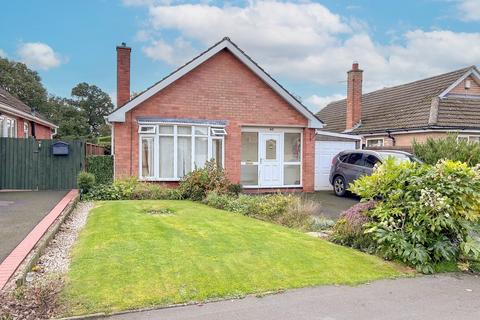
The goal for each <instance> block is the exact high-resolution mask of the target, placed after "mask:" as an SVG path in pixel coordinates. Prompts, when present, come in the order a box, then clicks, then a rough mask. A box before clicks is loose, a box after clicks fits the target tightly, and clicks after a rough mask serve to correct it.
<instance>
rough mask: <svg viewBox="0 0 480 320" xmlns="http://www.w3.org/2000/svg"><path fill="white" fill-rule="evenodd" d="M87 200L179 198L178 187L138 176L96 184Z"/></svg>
mask: <svg viewBox="0 0 480 320" xmlns="http://www.w3.org/2000/svg"><path fill="white" fill-rule="evenodd" d="M83 198H84V199H85V200H179V199H182V194H181V192H180V191H179V190H178V189H172V188H166V187H163V186H161V185H158V184H154V183H148V182H140V181H137V179H136V178H130V179H124V180H116V181H115V182H113V183H112V184H104V185H96V186H94V187H92V188H91V189H90V190H89V192H88V193H87V194H85V196H84V197H83Z"/></svg>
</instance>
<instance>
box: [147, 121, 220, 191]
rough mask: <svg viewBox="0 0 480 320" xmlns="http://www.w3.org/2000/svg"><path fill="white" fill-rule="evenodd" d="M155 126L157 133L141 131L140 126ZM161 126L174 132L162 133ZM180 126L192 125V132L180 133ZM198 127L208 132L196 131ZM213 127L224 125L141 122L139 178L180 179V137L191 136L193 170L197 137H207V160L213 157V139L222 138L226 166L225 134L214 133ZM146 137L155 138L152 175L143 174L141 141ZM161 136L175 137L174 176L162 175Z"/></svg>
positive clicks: (193, 167) (155, 179) (152, 179)
mask: <svg viewBox="0 0 480 320" xmlns="http://www.w3.org/2000/svg"><path fill="white" fill-rule="evenodd" d="M142 126H143V127H155V133H144V132H140V127H142ZM160 126H167V127H173V131H172V133H161V132H160ZM178 127H190V133H189V134H186V133H178ZM196 127H203V128H206V129H207V130H206V134H199V133H196V132H195V131H196V130H195V129H196ZM212 128H216V129H218V128H222V129H224V127H223V126H212V125H207V124H205V125H203V124H188V123H155V124H139V129H138V137H139V138H138V142H139V144H138V150H139V151H138V155H139V156H138V179H139V180H141V181H165V182H169V181H173V182H176V181H180V180H181V179H182V178H183V177H179V175H178V138H179V137H190V138H191V140H190V148H191V149H190V152H191V164H190V165H191V167H190V168H191V171H193V170H194V169H195V140H196V138H207V161H210V160H211V159H212V155H213V150H212V146H213V143H212V140H214V139H215V140H221V143H222V163H221V165H222V168H224V167H225V136H224V135H212V134H211V132H212V131H211V129H212ZM146 137H153V138H154V144H153V145H154V149H153V153H154V167H153V171H154V175H153V176H152V177H144V176H142V160H143V159H142V156H143V155H142V152H141V143H142V139H143V138H146ZM160 137H173V155H172V156H173V177H160V175H159V174H160V170H159V169H160V148H161V146H160V139H159V138H160Z"/></svg>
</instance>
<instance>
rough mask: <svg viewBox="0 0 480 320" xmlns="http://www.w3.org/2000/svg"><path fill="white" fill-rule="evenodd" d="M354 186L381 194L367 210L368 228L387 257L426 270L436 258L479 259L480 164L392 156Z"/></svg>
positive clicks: (369, 194) (365, 196) (362, 192)
mask: <svg viewBox="0 0 480 320" xmlns="http://www.w3.org/2000/svg"><path fill="white" fill-rule="evenodd" d="M351 191H353V192H354V193H356V194H358V195H359V196H361V197H362V198H363V199H366V200H372V199H376V200H378V202H377V204H376V205H375V206H374V207H373V208H372V209H371V210H368V211H367V217H368V219H369V221H368V222H366V223H365V224H364V225H363V228H364V233H366V234H368V235H370V236H371V237H372V239H373V240H374V241H375V244H376V250H377V251H378V252H379V253H380V254H382V255H383V256H384V257H385V258H388V259H399V260H401V261H403V262H405V263H407V264H409V265H411V266H414V267H416V268H417V270H419V271H421V272H424V273H431V272H433V270H434V269H433V266H434V265H435V264H436V263H439V262H444V261H458V260H459V259H461V258H471V259H478V258H479V257H480V247H479V245H478V243H477V242H476V241H475V240H474V239H473V237H472V226H473V225H474V224H475V223H478V221H479V220H480V169H479V167H474V168H471V167H469V166H468V165H466V164H465V163H461V162H454V161H450V160H446V161H439V162H438V163H437V164H436V165H434V166H429V165H420V164H417V163H410V162H402V163H396V162H395V161H394V160H393V159H390V160H388V161H386V162H385V163H383V164H382V165H381V166H379V167H378V168H377V169H376V170H375V172H374V173H373V174H372V175H371V176H365V177H362V178H360V179H358V180H357V181H355V183H353V185H352V186H351Z"/></svg>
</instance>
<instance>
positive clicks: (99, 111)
mask: <svg viewBox="0 0 480 320" xmlns="http://www.w3.org/2000/svg"><path fill="white" fill-rule="evenodd" d="M71 103H72V105H74V106H75V107H77V108H78V109H79V110H81V111H82V112H83V113H84V116H85V118H86V120H87V123H88V126H89V129H90V130H89V131H90V133H91V135H92V136H95V137H96V136H99V135H100V134H101V133H102V132H101V131H105V116H107V115H108V114H109V113H110V112H111V111H112V110H113V103H112V100H111V99H110V96H109V95H108V94H107V93H105V92H103V91H102V90H101V89H100V88H99V87H97V86H96V85H90V84H88V83H85V82H82V83H79V84H77V85H76V86H75V87H74V88H73V89H72V100H71Z"/></svg>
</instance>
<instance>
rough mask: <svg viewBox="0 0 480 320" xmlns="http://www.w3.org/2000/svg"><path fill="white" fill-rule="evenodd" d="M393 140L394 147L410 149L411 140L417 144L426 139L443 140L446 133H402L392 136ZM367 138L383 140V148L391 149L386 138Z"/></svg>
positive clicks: (390, 144)
mask: <svg viewBox="0 0 480 320" xmlns="http://www.w3.org/2000/svg"><path fill="white" fill-rule="evenodd" d="M392 136H393V137H394V138H395V146H396V147H411V146H412V144H413V140H416V141H417V142H425V141H427V138H429V137H431V138H435V139H439V138H445V137H447V133H446V132H416V133H403V134H392ZM367 138H384V146H385V147H391V146H393V141H392V140H391V139H390V138H389V137H388V136H387V135H384V136H374V137H373V136H372V137H367ZM363 143H366V139H365V138H364V139H363Z"/></svg>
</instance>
